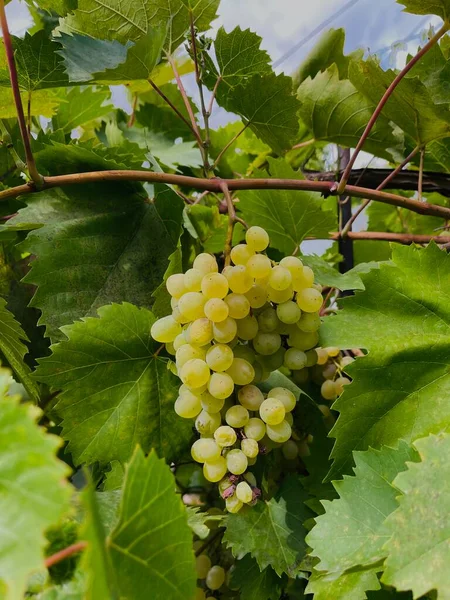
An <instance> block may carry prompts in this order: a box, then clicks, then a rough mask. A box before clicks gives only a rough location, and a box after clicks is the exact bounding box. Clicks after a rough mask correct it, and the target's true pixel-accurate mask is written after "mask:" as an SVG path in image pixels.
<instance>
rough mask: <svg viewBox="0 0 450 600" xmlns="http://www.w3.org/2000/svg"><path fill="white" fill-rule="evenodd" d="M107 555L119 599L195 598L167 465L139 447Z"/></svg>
mask: <svg viewBox="0 0 450 600" xmlns="http://www.w3.org/2000/svg"><path fill="white" fill-rule="evenodd" d="M108 551H109V555H110V557H111V562H112V567H113V569H114V572H115V576H116V579H117V582H118V591H119V595H120V597H121V598H136V599H137V598H146V597H148V598H166V599H167V600H185V599H186V598H191V597H192V596H193V595H194V590H195V583H196V577H197V576H196V573H195V568H194V553H193V551H192V533H191V530H190V529H189V527H188V524H187V517H186V510H185V508H184V506H183V504H182V502H181V499H180V497H179V496H177V495H176V493H175V481H174V478H173V475H172V473H171V472H170V469H169V467H168V466H167V465H165V464H164V461H163V460H162V459H158V457H157V456H156V453H155V452H152V453H151V454H150V456H148V457H147V458H145V456H144V453H143V452H142V450H141V449H140V448H138V449H137V450H136V452H135V453H134V455H133V458H132V460H131V462H130V464H129V465H128V468H127V472H126V477H125V483H124V488H123V499H122V504H121V507H120V516H119V522H118V523H117V525H116V527H115V529H114V531H113V532H112V533H111V535H110V537H109V539H108Z"/></svg>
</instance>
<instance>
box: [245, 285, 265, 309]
mask: <svg viewBox="0 0 450 600" xmlns="http://www.w3.org/2000/svg"><path fill="white" fill-rule="evenodd" d="M245 297H246V298H247V300H248V301H249V302H250V306H251V307H252V308H261V307H263V306H264V304H265V303H266V302H267V287H266V286H263V285H260V284H258V283H256V284H255V285H253V286H252V287H251V288H250V289H249V290H248V292H246V293H245Z"/></svg>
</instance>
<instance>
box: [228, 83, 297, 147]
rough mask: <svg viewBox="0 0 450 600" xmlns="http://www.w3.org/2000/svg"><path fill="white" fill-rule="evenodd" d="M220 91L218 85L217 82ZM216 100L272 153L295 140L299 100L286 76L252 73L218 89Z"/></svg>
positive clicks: (289, 145)
mask: <svg viewBox="0 0 450 600" xmlns="http://www.w3.org/2000/svg"><path fill="white" fill-rule="evenodd" d="M219 90H220V85H219ZM217 101H218V102H219V104H220V105H221V106H223V107H224V108H225V109H226V110H228V111H229V112H233V113H236V114H238V115H239V116H241V117H242V119H243V121H244V123H245V124H248V125H249V127H250V129H252V131H253V132H254V133H255V134H256V135H257V136H258V137H259V138H260V139H261V140H262V141H263V142H265V143H266V144H268V145H269V146H270V147H271V148H272V149H273V150H275V152H277V153H278V154H282V153H283V152H284V151H285V150H288V149H290V148H292V146H293V145H294V143H295V142H296V141H297V135H298V130H299V125H298V117H297V111H298V109H299V102H298V100H297V98H296V97H295V96H294V95H293V93H292V80H291V78H290V77H286V75H275V74H274V73H267V74H263V75H254V76H253V77H250V78H249V79H246V80H244V83H242V84H239V85H236V86H235V87H233V88H227V89H225V90H221V93H220V94H218V96H217Z"/></svg>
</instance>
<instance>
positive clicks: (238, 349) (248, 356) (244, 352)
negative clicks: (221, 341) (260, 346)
mask: <svg viewBox="0 0 450 600" xmlns="http://www.w3.org/2000/svg"><path fill="white" fill-rule="evenodd" d="M233 354H234V356H235V358H244V359H245V360H246V361H247V362H249V363H250V364H251V365H252V364H253V363H254V362H255V359H256V354H255V351H254V350H253V348H250V346H248V345H247V344H237V346H235V347H234V348H233Z"/></svg>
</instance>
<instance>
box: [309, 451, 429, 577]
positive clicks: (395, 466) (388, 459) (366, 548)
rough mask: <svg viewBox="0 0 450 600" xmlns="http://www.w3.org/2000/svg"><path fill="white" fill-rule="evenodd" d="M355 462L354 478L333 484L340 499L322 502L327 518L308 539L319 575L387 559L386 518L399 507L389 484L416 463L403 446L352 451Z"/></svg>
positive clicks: (320, 519)
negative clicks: (407, 467)
mask: <svg viewBox="0 0 450 600" xmlns="http://www.w3.org/2000/svg"><path fill="white" fill-rule="evenodd" d="M354 458H355V463H356V468H355V473H354V476H353V477H347V476H345V477H344V479H343V480H340V481H335V482H333V485H334V487H335V489H336V491H337V492H338V494H339V499H337V500H333V501H332V502H329V501H328V500H324V501H323V502H322V504H323V506H324V508H325V514H324V515H321V516H319V517H317V518H316V525H315V526H314V527H313V529H312V530H311V532H310V533H309V534H308V537H307V538H306V541H307V543H308V545H309V546H311V548H312V554H313V555H314V556H317V558H319V559H320V562H319V563H318V564H316V565H315V569H316V570H317V571H328V572H329V573H339V574H342V573H343V572H344V571H347V570H349V569H351V568H354V567H358V566H369V565H371V564H374V563H376V562H378V561H379V560H381V559H383V558H385V556H386V552H385V550H384V549H383V545H384V543H385V542H386V541H388V540H389V537H390V532H389V529H388V528H387V527H386V525H385V519H386V517H387V516H388V515H389V514H391V513H392V512H393V511H394V510H395V509H396V508H397V506H398V502H397V500H396V496H397V495H398V489H397V488H396V487H395V486H394V485H393V483H392V482H393V480H394V478H395V477H396V475H397V474H398V473H400V472H401V471H404V470H405V469H406V461H413V460H418V457H417V453H416V452H415V451H414V450H413V449H412V448H411V447H410V446H408V444H406V443H405V442H401V443H400V444H399V447H398V449H393V448H388V447H384V448H383V449H382V450H381V451H379V450H373V449H370V450H367V451H366V452H355V453H354Z"/></svg>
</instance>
